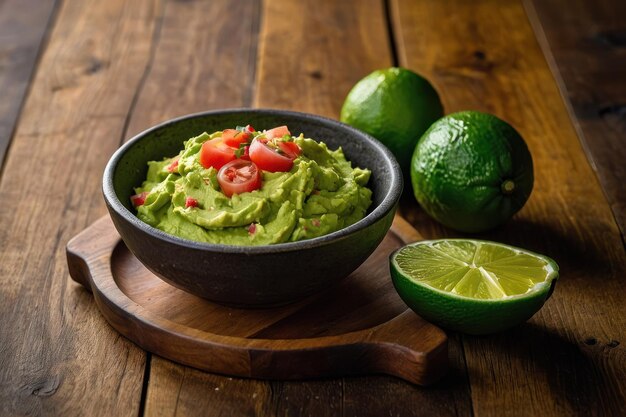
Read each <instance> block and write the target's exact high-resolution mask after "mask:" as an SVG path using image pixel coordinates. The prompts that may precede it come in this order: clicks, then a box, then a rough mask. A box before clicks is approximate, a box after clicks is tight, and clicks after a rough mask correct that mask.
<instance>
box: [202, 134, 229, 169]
mask: <svg viewBox="0 0 626 417" xmlns="http://www.w3.org/2000/svg"><path fill="white" fill-rule="evenodd" d="M235 150H236V148H233V147H230V146H228V145H226V144H225V143H224V142H223V141H222V138H215V139H211V140H209V141H206V142H204V143H203V144H202V149H201V150H200V164H202V166H203V167H205V168H210V167H213V168H215V169H220V168H221V167H223V166H224V165H226V164H227V163H229V162H230V161H233V160H234V159H235Z"/></svg>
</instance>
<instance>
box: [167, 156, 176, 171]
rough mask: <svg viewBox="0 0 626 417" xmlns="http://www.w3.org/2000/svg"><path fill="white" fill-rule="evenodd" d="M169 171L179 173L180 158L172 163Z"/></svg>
mask: <svg viewBox="0 0 626 417" xmlns="http://www.w3.org/2000/svg"><path fill="white" fill-rule="evenodd" d="M167 170H168V171H169V172H171V173H174V172H178V158H176V159H174V160H173V161H172V163H171V164H170V165H169V166H168V167H167Z"/></svg>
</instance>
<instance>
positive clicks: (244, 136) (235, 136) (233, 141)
mask: <svg viewBox="0 0 626 417" xmlns="http://www.w3.org/2000/svg"><path fill="white" fill-rule="evenodd" d="M251 138H252V134H251V133H250V132H242V131H240V130H237V129H226V130H224V131H223V132H222V141H223V142H224V144H226V145H228V146H231V147H233V148H238V147H239V145H241V144H242V143H244V142H248V141H249V140H250V139H251Z"/></svg>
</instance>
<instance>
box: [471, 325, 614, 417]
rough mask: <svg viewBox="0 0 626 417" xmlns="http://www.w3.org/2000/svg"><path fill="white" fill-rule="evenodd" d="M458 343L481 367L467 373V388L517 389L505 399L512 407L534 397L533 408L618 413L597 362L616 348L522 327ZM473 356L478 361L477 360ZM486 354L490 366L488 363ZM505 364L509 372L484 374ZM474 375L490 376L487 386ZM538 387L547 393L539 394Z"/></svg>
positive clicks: (580, 413)
mask: <svg viewBox="0 0 626 417" xmlns="http://www.w3.org/2000/svg"><path fill="white" fill-rule="evenodd" d="M463 343H464V346H465V350H466V354H467V355H471V356H472V357H473V361H472V362H473V363H476V362H480V363H482V365H484V366H485V367H486V368H487V369H482V370H481V369H470V370H468V372H469V373H470V375H471V379H472V385H476V384H485V383H493V384H496V385H501V384H504V385H505V388H501V389H504V390H515V389H516V390H519V392H512V393H511V392H509V393H507V394H506V395H507V396H508V397H509V398H514V399H515V403H516V404H520V403H522V402H523V401H528V400H529V399H530V398H532V397H535V396H536V397H537V398H536V399H535V400H536V402H537V405H538V406H541V403H542V402H543V403H547V404H549V405H550V406H551V407H554V408H556V409H560V411H563V412H568V413H573V414H572V415H576V416H595V415H610V413H611V412H617V410H620V409H621V408H623V405H620V404H618V403H616V401H619V400H618V399H619V398H620V394H619V392H617V391H616V390H619V387H617V386H616V385H614V384H613V383H612V382H611V381H610V380H609V379H608V378H607V375H608V374H605V373H606V372H607V370H606V368H605V367H603V366H602V363H601V361H602V355H605V354H606V350H607V349H612V348H614V347H616V345H615V342H609V343H608V344H604V343H601V342H600V341H598V340H596V339H595V338H591V337H589V338H585V339H583V340H580V341H576V340H568V338H567V337H566V336H565V335H561V334H558V333H557V332H555V331H554V330H550V329H546V328H543V327H542V326H540V325H538V324H536V323H525V324H522V325H520V326H517V327H516V328H514V329H511V330H509V331H506V332H503V333H500V334H496V335H491V336H464V337H463ZM482 352H489V355H484V354H483V353H482ZM476 355H484V356H483V357H482V358H480V359H478V358H477V357H476ZM490 355H493V357H494V358H496V359H495V361H493V362H492V361H490V360H489V356H490ZM505 359H506V360H507V361H508V362H509V364H508V368H509V369H507V370H504V369H500V370H498V371H495V372H494V371H493V370H490V369H493V368H494V367H500V368H502V367H503V362H504V360H505ZM505 366H506V363H505ZM603 368H604V369H603ZM480 371H482V372H487V373H488V374H491V375H496V376H494V379H492V380H491V381H489V382H487V381H486V379H487V378H484V379H483V381H476V380H475V378H474V374H475V373H476V372H480ZM617 373H618V374H619V373H620V372H619V371H618V372H617ZM513 381H515V382H513ZM544 384H547V385H548V387H549V391H550V392H545V391H546V390H545V388H542V385H544ZM544 386H545V385H544ZM496 389H498V388H496ZM542 391H543V392H542ZM611 402H613V403H611ZM559 403H561V404H562V405H559ZM546 414H549V412H548V410H546Z"/></svg>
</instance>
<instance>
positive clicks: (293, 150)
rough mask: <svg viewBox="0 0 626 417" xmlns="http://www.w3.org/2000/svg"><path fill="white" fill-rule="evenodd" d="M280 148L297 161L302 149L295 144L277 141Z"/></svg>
mask: <svg viewBox="0 0 626 417" xmlns="http://www.w3.org/2000/svg"><path fill="white" fill-rule="evenodd" d="M277 142H278V147H279V148H280V150H281V151H283V152H284V153H285V155H287V156H288V157H289V158H291V159H296V158H297V157H298V156H299V155H300V154H301V153H302V149H300V147H299V146H298V145H296V143H295V142H282V141H277Z"/></svg>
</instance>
